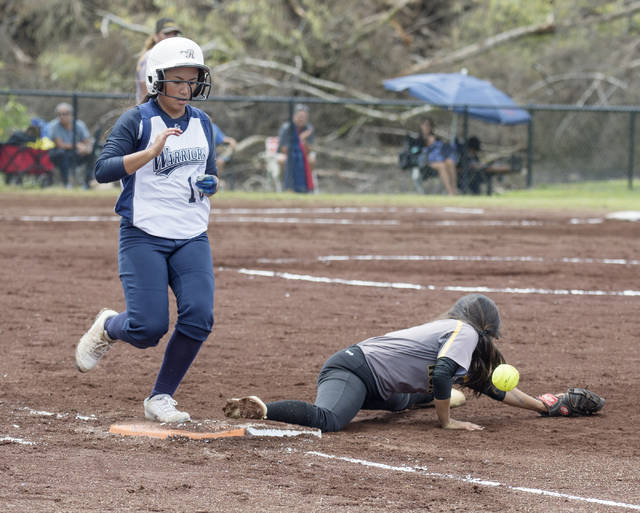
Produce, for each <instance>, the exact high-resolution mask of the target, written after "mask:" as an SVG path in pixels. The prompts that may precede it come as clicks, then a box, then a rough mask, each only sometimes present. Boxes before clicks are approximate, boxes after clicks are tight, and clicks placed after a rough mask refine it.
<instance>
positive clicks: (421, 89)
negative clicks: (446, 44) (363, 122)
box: [383, 73, 531, 125]
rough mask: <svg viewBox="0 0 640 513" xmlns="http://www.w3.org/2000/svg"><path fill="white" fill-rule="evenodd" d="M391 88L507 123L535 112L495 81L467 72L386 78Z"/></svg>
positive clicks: (496, 121) (529, 118)
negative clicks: (500, 88)
mask: <svg viewBox="0 0 640 513" xmlns="http://www.w3.org/2000/svg"><path fill="white" fill-rule="evenodd" d="M383 84H384V87H385V89H388V90H390V91H404V90H407V91H408V92H409V94H411V95H412V96H414V97H415V98H418V99H420V100H424V101H425V102H427V103H430V104H431V105H437V106H439V107H443V108H449V107H451V106H453V111H454V112H459V113H462V112H464V110H465V108H464V106H465V105H468V106H469V108H468V113H469V116H472V117H475V118H478V119H481V120H483V121H488V122H489V123H500V124H503V125H517V124H520V123H528V122H529V121H531V116H530V115H529V113H528V112H527V111H526V110H523V109H520V108H518V106H517V105H516V103H515V102H514V101H513V100H512V99H511V98H510V97H509V96H507V95H506V94H505V93H503V92H502V91H500V90H499V89H496V87H494V85H493V84H492V83H491V82H487V81H486V80H480V79H479V78H476V77H473V76H471V75H466V74H464V73H424V74H421V75H407V76H406V77H398V78H392V79H389V80H385V81H384V82H383Z"/></svg>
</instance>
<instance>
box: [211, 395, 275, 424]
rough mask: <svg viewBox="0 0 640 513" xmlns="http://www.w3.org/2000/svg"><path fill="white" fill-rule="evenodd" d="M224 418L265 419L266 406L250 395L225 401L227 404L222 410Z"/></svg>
mask: <svg viewBox="0 0 640 513" xmlns="http://www.w3.org/2000/svg"><path fill="white" fill-rule="evenodd" d="M222 411H223V412H224V414H225V416H226V417H230V418H232V419H266V418H267V405H266V404H264V403H263V402H262V400H261V399H260V398H259V397H256V396H255V395H250V396H248V397H241V398H239V399H238V398H233V399H227V404H225V405H224V407H223V408H222Z"/></svg>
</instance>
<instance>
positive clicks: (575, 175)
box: [0, 90, 640, 193]
mask: <svg viewBox="0 0 640 513" xmlns="http://www.w3.org/2000/svg"><path fill="white" fill-rule="evenodd" d="M0 96H1V98H0V105H2V104H5V103H6V102H8V101H9V98H12V99H13V100H14V101H18V102H20V103H21V104H23V105H24V106H26V110H27V112H28V114H29V117H37V118H42V119H44V120H46V121H50V120H52V119H53V118H54V117H55V114H54V113H55V108H56V105H57V104H58V103H60V102H68V103H71V104H72V105H73V106H74V112H75V116H76V117H77V119H80V120H83V121H84V122H85V123H86V124H87V126H88V128H89V131H90V132H91V134H92V135H93V136H94V137H96V138H97V139H98V142H99V143H103V142H104V139H105V137H106V136H107V135H108V133H109V130H110V129H111V128H112V127H113V124H114V123H115V121H116V120H117V118H118V117H119V116H120V114H122V113H123V112H124V111H125V110H127V109H128V108H131V107H132V106H133V103H134V100H133V96H132V95H128V94H100V93H80V92H77V93H76V92H67V91H23V90H5V91H0ZM300 102H303V103H306V104H307V105H308V106H309V107H310V113H309V121H310V123H311V124H312V125H313V126H314V127H315V139H314V141H313V150H314V151H315V153H316V162H315V166H314V175H315V178H316V181H317V185H318V190H319V191H320V192H332V193H334V192H338V193H342V192H355V193H402V192H407V193H415V192H416V191H417V190H418V184H417V183H416V180H415V178H416V177H415V176H414V179H412V171H411V170H410V169H407V170H403V169H401V168H400V166H399V163H398V155H399V153H400V151H401V150H402V147H403V144H404V141H405V138H406V135H407V134H408V133H417V132H418V130H419V124H420V122H421V121H422V119H423V118H424V116H429V117H430V118H432V119H433V120H434V121H435V124H436V130H435V131H436V134H437V135H438V136H440V137H441V138H443V139H445V140H449V141H450V140H453V139H455V138H457V139H458V140H459V141H461V140H464V139H465V137H467V138H468V137H471V136H476V137H478V139H479V140H480V141H481V152H480V160H481V161H483V162H489V161H494V160H497V161H498V162H503V163H505V162H506V163H509V162H511V160H509V159H510V157H511V156H514V155H515V156H518V157H519V158H518V162H519V163H520V165H518V166H516V167H514V166H512V167H511V170H512V171H513V172H501V173H499V174H497V175H496V176H495V178H494V179H493V189H494V190H496V189H498V190H499V189H500V188H502V189H510V188H524V187H529V186H536V185H541V184H545V183H569V182H579V181H583V180H606V179H626V180H628V183H629V187H632V185H633V178H634V169H635V166H636V165H637V158H638V157H637V156H636V155H635V148H636V147H637V144H636V143H637V142H638V140H637V139H638V134H636V130H635V117H636V113H637V112H638V110H640V109H635V108H631V107H611V108H599V107H582V108H579V107H575V106H558V105H527V106H523V107H522V108H524V109H526V110H528V111H529V113H530V114H531V116H532V121H531V123H530V124H525V125H514V126H503V125H495V124H490V123H486V122H483V121H480V120H477V119H473V118H471V117H470V116H465V115H464V114H454V113H453V110H452V108H453V106H450V108H437V107H432V106H428V105H425V104H423V103H420V102H416V101H404V100H398V101H374V100H352V99H340V100H323V99H318V98H299V97H297V98H296V97H291V98H290V97H280V98H273V97H212V98H210V99H209V100H208V101H206V102H199V103H197V104H196V106H198V107H200V108H202V109H203V110H205V111H206V112H207V113H208V114H209V115H210V116H211V117H212V119H213V120H214V121H215V122H216V124H217V125H218V126H219V127H220V128H221V129H222V130H223V131H224V132H225V133H226V134H227V135H229V136H231V137H233V138H235V139H236V140H237V141H238V145H237V147H236V150H235V152H234V153H233V155H226V158H225V160H226V163H225V164H224V169H223V170H222V171H221V177H222V178H223V183H224V185H225V187H227V188H228V189H245V190H278V189H279V188H280V186H281V184H282V178H283V176H282V174H283V169H282V167H281V166H280V167H278V166H277V165H276V164H274V154H273V152H272V146H270V143H273V139H272V138H274V137H276V136H277V134H278V130H279V127H280V126H281V124H282V123H283V122H285V121H287V120H288V119H289V118H290V117H291V114H292V112H293V106H294V104H295V103H300ZM3 115H5V114H3V111H2V109H0V116H3ZM5 124H6V123H5ZM25 128H26V127H14V129H15V130H20V129H23V130H24V129H25ZM8 135H9V134H8V133H5V134H4V136H3V138H2V140H0V143H3V142H6V140H7V136H8ZM219 151H221V152H222V153H223V154H224V152H225V151H226V150H225V149H224V148H219ZM507 167H508V166H507ZM503 171H504V170H503ZM278 172H279V173H280V174H279V176H276V175H277V174H278ZM461 172H462V167H461V168H460V170H459V173H461ZM418 180H419V181H420V182H421V184H420V185H421V188H422V189H423V190H424V191H425V192H427V193H442V192H444V187H443V185H442V183H441V182H440V180H439V179H438V177H437V175H436V176H434V177H432V178H423V176H420V177H419V179H418ZM486 190H487V184H484V185H483V187H482V191H481V192H485V191H486Z"/></svg>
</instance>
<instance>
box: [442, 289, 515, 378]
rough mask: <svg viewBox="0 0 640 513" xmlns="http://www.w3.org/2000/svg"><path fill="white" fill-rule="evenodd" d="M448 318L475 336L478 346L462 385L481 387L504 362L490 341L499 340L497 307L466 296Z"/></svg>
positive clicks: (475, 296) (483, 299) (485, 299)
mask: <svg viewBox="0 0 640 513" xmlns="http://www.w3.org/2000/svg"><path fill="white" fill-rule="evenodd" d="M447 316H448V317H449V318H450V319H457V320H459V321H463V322H466V323H467V324H469V325H471V326H472V327H473V328H474V329H475V330H476V331H477V332H478V344H477V345H476V348H475V350H474V351H473V356H472V357H471V364H470V366H469V371H468V372H467V379H466V380H465V385H466V386H470V387H471V386H473V387H474V388H478V387H483V386H484V385H486V383H487V382H489V380H490V377H491V373H492V372H493V369H494V368H496V367H497V366H498V365H500V364H501V363H504V362H505V359H504V357H503V356H502V353H500V350H499V349H498V348H497V347H496V345H495V344H494V343H493V339H494V338H498V337H499V336H500V314H499V312H498V307H497V306H496V304H495V303H494V302H493V301H492V300H491V299H489V298H488V297H487V296H483V295H482V294H469V295H466V296H463V297H461V298H460V299H459V300H458V301H456V304H455V305H453V307H452V308H451V310H449V312H448V314H447Z"/></svg>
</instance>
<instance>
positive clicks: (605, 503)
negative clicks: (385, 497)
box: [305, 451, 640, 510]
mask: <svg viewBox="0 0 640 513" xmlns="http://www.w3.org/2000/svg"><path fill="white" fill-rule="evenodd" d="M305 454H308V455H310V456H318V457H321V458H325V459H328V460H339V461H346V462H348V463H355V464H357V465H363V466H365V467H374V468H379V469H382V470H391V471H394V472H406V473H413V474H419V475H422V476H426V477H435V478H438V479H451V480H454V481H460V482H463V483H470V484H475V485H478V486H487V487H494V488H495V487H501V488H504V489H506V490H512V491H516V492H523V493H530V494H534V495H544V496H547V497H557V498H559V499H565V500H573V501H580V502H590V503H594V504H600V505H603V506H615V507H619V508H626V509H633V510H640V505H638V504H629V503H626V502H618V501H612V500H607V499H597V498H593V497H581V496H579V495H570V494H566V493H560V492H553V491H550V490H542V489H539V488H527V487H523V486H511V485H508V484H505V483H500V482H499V481H489V480H485V479H480V478H475V477H471V476H470V475H467V476H458V475H456V474H444V473H441V472H430V471H429V470H428V469H427V468H426V467H417V466H415V467H408V466H402V467H397V466H393V465H387V464H385V463H377V462H375V461H367V460H361V459H358V458H349V457H346V456H335V455H332V454H325V453H322V452H317V451H308V452H307V453H305Z"/></svg>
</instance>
